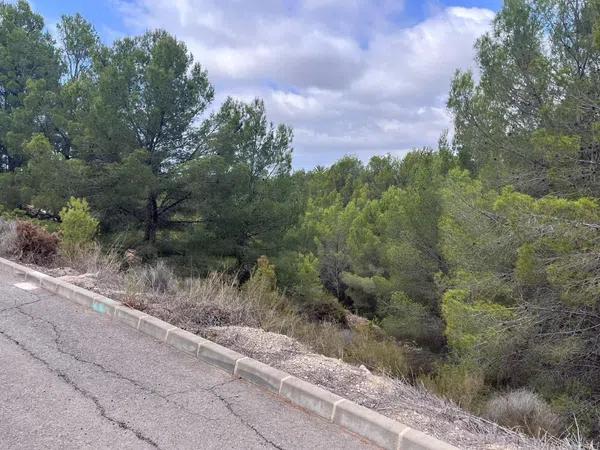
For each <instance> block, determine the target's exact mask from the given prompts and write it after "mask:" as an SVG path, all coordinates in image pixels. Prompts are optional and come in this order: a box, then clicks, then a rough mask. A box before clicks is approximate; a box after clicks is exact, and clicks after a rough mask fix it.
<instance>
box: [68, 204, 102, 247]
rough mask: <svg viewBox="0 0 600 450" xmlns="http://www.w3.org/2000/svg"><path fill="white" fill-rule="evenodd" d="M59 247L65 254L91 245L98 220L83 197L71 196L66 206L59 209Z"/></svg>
mask: <svg viewBox="0 0 600 450" xmlns="http://www.w3.org/2000/svg"><path fill="white" fill-rule="evenodd" d="M59 215H60V219H61V221H62V222H61V224H60V231H61V235H62V242H61V247H62V250H63V252H64V253H65V254H66V255H67V256H73V255H74V254H75V253H77V252H78V251H80V250H82V249H87V248H89V247H91V245H92V244H93V242H94V236H95V235H96V233H97V231H98V223H99V222H98V220H97V219H95V218H94V217H93V216H92V214H91V212H90V207H89V205H88V202H87V201H86V200H85V199H78V198H74V197H71V199H70V200H69V202H68V203H67V206H65V207H64V208H63V209H62V210H61V211H60V214H59Z"/></svg>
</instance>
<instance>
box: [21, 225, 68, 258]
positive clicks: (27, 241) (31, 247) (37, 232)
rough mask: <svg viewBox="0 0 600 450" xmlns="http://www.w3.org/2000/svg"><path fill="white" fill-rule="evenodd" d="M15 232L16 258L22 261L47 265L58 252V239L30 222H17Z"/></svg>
mask: <svg viewBox="0 0 600 450" xmlns="http://www.w3.org/2000/svg"><path fill="white" fill-rule="evenodd" d="M16 231H17V241H16V248H17V251H16V253H17V256H18V257H19V259H21V260H22V261H26V262H30V263H34V264H40V265H47V264H50V263H51V262H52V261H54V258H55V257H56V254H57V252H58V243H59V240H58V237H57V236H56V235H55V234H51V233H48V232H47V231H46V230H45V229H44V228H42V227H40V226H37V225H34V224H33V223H31V222H24V221H19V222H17V226H16Z"/></svg>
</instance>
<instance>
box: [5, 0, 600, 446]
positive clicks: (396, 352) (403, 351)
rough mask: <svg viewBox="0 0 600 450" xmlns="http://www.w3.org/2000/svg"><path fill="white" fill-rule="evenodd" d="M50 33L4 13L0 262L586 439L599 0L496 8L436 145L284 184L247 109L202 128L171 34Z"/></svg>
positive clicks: (194, 68)
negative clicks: (70, 276) (86, 277)
mask: <svg viewBox="0 0 600 450" xmlns="http://www.w3.org/2000/svg"><path fill="white" fill-rule="evenodd" d="M57 29H58V34H57V39H56V40H54V39H53V38H52V36H51V35H50V34H49V33H48V32H47V31H46V29H45V28H44V21H43V18H42V17H40V16H39V15H37V14H35V13H33V12H32V11H31V8H30V7H29V5H28V4H27V2H25V1H18V2H16V3H14V4H12V3H11V4H8V3H2V4H0V54H2V55H3V57H2V58H0V125H1V126H0V215H1V216H2V217H3V218H4V219H2V220H1V221H0V254H2V255H5V256H8V257H11V258H16V259H19V260H21V261H23V262H26V263H33V264H38V265H42V266H46V267H50V268H56V267H59V266H68V267H76V268H77V269H78V270H79V271H80V272H82V273H91V274H95V276H96V278H97V279H99V280H101V282H100V284H101V286H102V289H104V290H106V289H109V290H111V292H112V293H113V294H114V295H115V296H118V297H119V299H121V300H123V301H125V302H126V303H128V304H130V305H131V306H133V307H135V308H138V309H142V310H147V311H151V312H152V313H155V314H157V315H159V316H161V317H164V318H165V319H166V320H169V321H172V322H174V323H177V324H180V325H181V326H183V327H184V328H186V329H189V330H191V331H194V332H197V333H200V334H202V333H208V332H209V331H208V330H209V329H211V328H213V329H214V327H220V326H245V327H254V328H256V329H258V328H260V329H262V330H265V331H267V332H273V333H278V334H285V335H287V336H289V337H291V338H293V339H295V340H297V341H298V342H300V343H302V344H303V345H306V346H307V347H309V348H310V349H311V350H312V351H314V352H317V353H321V354H323V355H326V356H331V357H333V358H339V359H343V360H344V361H348V362H350V363H353V364H356V365H364V366H365V368H366V369H367V370H370V371H374V372H376V373H381V374H387V375H389V376H392V377H396V378H403V379H407V380H408V381H410V382H411V383H413V384H414V385H416V386H425V387H426V388H427V389H429V391H431V392H435V393H437V394H438V395H441V396H443V397H444V398H446V399H449V400H451V401H453V402H454V403H456V404H457V405H459V406H460V407H461V408H464V409H466V410H468V411H471V412H473V413H475V414H479V415H482V416H485V417H488V418H489V419H490V420H494V421H495V422H497V423H499V424H502V425H504V426H506V427H510V428H512V429H514V430H518V431H520V432H524V433H528V434H530V435H532V436H535V437H536V438H548V439H550V437H551V436H552V437H554V438H556V439H562V440H561V441H560V442H562V443H564V442H566V441H565V440H569V439H574V441H573V442H576V444H573V445H575V446H577V445H583V444H582V442H584V441H585V442H586V444H585V445H588V446H591V445H592V443H593V442H594V441H597V440H598V439H599V437H600V352H599V351H598V348H599V346H598V336H599V334H598V330H599V329H600V313H599V312H598V311H599V299H600V279H599V277H598V273H599V269H600V264H599V261H600V258H598V254H600V241H599V234H598V233H599V232H600V204H599V200H598V199H599V198H600V183H599V179H598V173H597V172H598V164H599V161H600V137H599V131H600V104H599V101H600V91H599V89H600V88H599V86H600V78H599V75H598V74H600V4H599V3H598V2H596V1H595V0H587V1H577V2H571V1H559V0H544V1H542V0H527V1H526V0H507V1H505V3H504V6H503V8H502V9H501V11H500V12H499V13H498V15H497V17H496V19H495V21H494V23H493V27H492V30H491V31H490V32H489V33H487V34H486V35H484V36H482V37H481V38H480V39H479V40H478V41H477V42H476V44H475V45H476V51H477V64H478V69H479V70H478V75H477V76H474V75H473V74H472V73H470V72H457V73H456V75H455V77H454V79H453V80H452V85H451V90H450V93H449V99H448V108H449V110H450V112H451V113H452V116H453V119H454V133H453V135H452V137H449V136H448V134H447V133H446V132H441V136H440V139H439V143H438V145H437V146H436V148H423V149H415V150H413V151H412V152H410V153H409V154H408V155H406V156H405V157H404V158H403V159H397V158H394V157H392V156H376V157H373V158H372V159H371V160H370V161H368V162H367V163H363V162H361V161H360V160H358V159H357V158H354V157H345V158H342V159H341V160H339V161H337V162H336V163H335V164H333V165H332V166H331V167H327V168H324V167H317V168H315V169H313V170H310V171H295V172H294V171H292V169H291V160H292V138H293V133H292V130H291V129H290V128H289V127H288V126H286V125H277V124H272V123H270V122H269V120H268V119H267V115H266V111H265V108H264V104H263V102H262V101H261V100H260V99H256V100H254V101H251V102H249V103H245V102H241V101H238V100H235V99H227V100H226V101H225V102H224V103H223V104H222V105H220V106H217V107H212V108H211V109H210V110H212V111H215V112H214V113H212V114H209V113H207V112H206V111H207V110H208V107H209V105H211V103H212V102H213V98H214V94H215V93H214V90H213V87H212V86H211V84H210V81H209V76H210V74H208V73H207V72H206V71H205V70H204V69H203V68H202V67H201V66H200V65H199V64H198V63H197V62H195V61H194V60H193V57H192V55H191V53H190V52H189V51H188V49H187V48H186V46H185V44H184V43H183V42H180V41H178V40H177V39H176V38H175V37H173V36H171V35H169V34H168V33H166V32H164V31H160V30H155V31H149V32H147V33H145V34H144V35H142V36H137V37H131V38H129V37H128V38H124V39H121V40H117V41H115V42H114V43H113V44H112V45H111V46H105V45H103V44H102V43H101V42H100V39H99V38H98V35H97V34H96V32H95V30H94V28H93V26H92V25H91V24H90V23H88V22H87V21H86V20H85V19H84V18H83V17H81V16H79V15H76V16H65V17H63V18H62V20H61V21H60V22H59V24H58V27H57ZM32 62H35V63H32ZM111 283H112V284H111ZM456 414H458V413H456ZM536 442H538V441H536ZM561 445H562V444H561Z"/></svg>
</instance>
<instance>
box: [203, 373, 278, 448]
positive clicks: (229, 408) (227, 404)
mask: <svg viewBox="0 0 600 450" xmlns="http://www.w3.org/2000/svg"><path fill="white" fill-rule="evenodd" d="M217 387H219V385H215V386H213V387H212V388H210V389H206V392H210V393H211V394H212V395H214V396H215V397H216V398H218V399H219V400H220V401H221V402H222V403H223V405H225V408H227V411H229V412H230V413H231V415H233V416H234V417H235V418H236V419H238V420H239V421H240V423H241V424H242V425H244V426H245V427H247V428H249V429H251V430H252V431H254V433H255V434H256V435H257V436H258V437H259V438H261V439H262V440H263V441H265V442H266V443H267V444H269V445H271V446H272V447H273V448H276V449H278V450H284V448H283V447H281V446H279V445H277V444H276V443H275V442H273V441H271V440H270V439H269V438H267V437H266V436H265V435H264V434H262V433H261V432H260V431H259V430H258V429H257V428H256V427H255V426H254V425H252V424H251V423H249V422H247V421H246V420H245V419H244V418H243V417H241V416H240V415H239V414H238V413H237V412H235V410H234V409H233V403H231V402H230V401H229V399H227V398H226V397H224V396H223V395H221V394H219V393H218V392H215V391H214V388H217Z"/></svg>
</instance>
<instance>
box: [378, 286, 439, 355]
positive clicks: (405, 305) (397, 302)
mask: <svg viewBox="0 0 600 450" xmlns="http://www.w3.org/2000/svg"><path fill="white" fill-rule="evenodd" d="M378 312H379V314H380V315H381V316H382V317H383V319H382V321H381V327H382V328H383V329H384V330H385V331H386V332H387V333H388V334H390V335H391V336H394V337H395V338H396V339H400V340H409V341H414V342H416V343H417V344H420V345H425V346H427V347H429V348H435V349H439V348H441V347H442V346H443V343H444V342H443V337H442V324H441V321H440V320H439V319H438V318H436V317H434V316H433V315H432V314H431V313H430V312H429V310H428V309H427V308H426V307H425V306H423V305H421V304H419V303H416V302H413V301H412V300H411V299H410V298H409V297H408V296H407V295H406V294H405V293H404V292H394V293H393V294H392V296H391V298H390V299H389V300H388V301H387V302H382V305H381V306H380V307H379V311H378Z"/></svg>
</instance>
